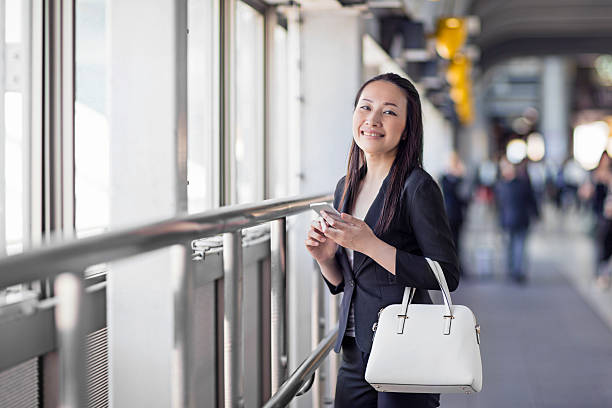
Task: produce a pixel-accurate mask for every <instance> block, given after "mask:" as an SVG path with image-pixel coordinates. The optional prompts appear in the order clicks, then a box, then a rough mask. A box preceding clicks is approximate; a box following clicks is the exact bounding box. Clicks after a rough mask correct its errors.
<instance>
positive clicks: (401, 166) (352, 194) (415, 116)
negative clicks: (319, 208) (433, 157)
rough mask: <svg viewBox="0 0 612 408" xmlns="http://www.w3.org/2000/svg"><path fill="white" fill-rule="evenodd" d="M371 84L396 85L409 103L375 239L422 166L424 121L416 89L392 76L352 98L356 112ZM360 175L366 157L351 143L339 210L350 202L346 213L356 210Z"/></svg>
mask: <svg viewBox="0 0 612 408" xmlns="http://www.w3.org/2000/svg"><path fill="white" fill-rule="evenodd" d="M374 81H386V82H390V83H392V84H394V85H396V86H397V87H399V88H400V89H401V90H402V91H403V92H404V94H405V95H406V99H407V101H408V104H407V115H406V125H405V127H404V131H403V132H402V137H401V139H400V142H399V145H398V147H397V153H396V155H395V160H394V161H393V164H392V165H391V170H390V172H391V176H390V177H389V182H388V185H387V190H386V192H385V201H384V204H383V210H382V214H381V216H380V217H379V218H378V223H377V224H376V227H375V230H374V232H375V233H376V234H377V235H380V234H382V233H383V232H385V231H387V230H388V229H389V227H390V226H391V222H392V221H393V218H394V217H395V213H396V211H398V207H399V205H398V204H399V200H400V196H401V194H402V189H403V186H404V182H405V181H406V178H407V177H408V175H409V174H410V172H412V170H414V169H415V168H417V167H422V166H423V118H422V115H421V99H420V98H419V93H418V92H417V90H416V88H415V87H414V85H413V84H412V83H411V82H410V81H409V80H407V79H406V78H402V77H401V76H399V75H397V74H393V73H387V74H382V75H378V76H375V77H374V78H371V79H369V80H368V81H366V82H365V83H364V84H363V85H361V88H359V91H358V92H357V96H355V106H354V108H355V109H356V108H357V103H358V102H359V98H360V97H361V93H362V92H363V90H364V88H365V87H366V86H367V85H368V84H370V83H372V82H374ZM362 171H364V173H363V174H365V171H367V163H366V160H365V155H364V153H363V150H361V149H360V148H359V146H357V143H355V140H354V139H353V142H352V144H351V151H350V153H349V159H348V167H347V171H346V179H345V182H344V191H343V193H342V199H341V200H340V208H342V206H343V203H344V202H345V200H349V207H348V208H349V211H351V209H352V208H353V207H354V206H355V200H356V199H357V191H358V188H359V182H360V181H361V175H362Z"/></svg>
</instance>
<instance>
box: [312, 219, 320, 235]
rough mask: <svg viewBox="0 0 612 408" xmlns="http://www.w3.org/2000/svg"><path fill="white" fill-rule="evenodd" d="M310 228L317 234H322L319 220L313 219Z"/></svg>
mask: <svg viewBox="0 0 612 408" xmlns="http://www.w3.org/2000/svg"><path fill="white" fill-rule="evenodd" d="M310 228H311V229H312V230H314V231H316V232H318V233H319V234H323V228H321V223H320V222H319V220H315V221H313V222H312V223H311V224H310Z"/></svg>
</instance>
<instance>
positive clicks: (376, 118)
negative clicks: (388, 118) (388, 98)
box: [366, 110, 380, 126]
mask: <svg viewBox="0 0 612 408" xmlns="http://www.w3.org/2000/svg"><path fill="white" fill-rule="evenodd" d="M379 123H380V115H379V114H378V112H376V111H374V110H372V111H370V112H369V113H368V116H367V117H366V124H368V125H370V126H376V125H378V124H379Z"/></svg>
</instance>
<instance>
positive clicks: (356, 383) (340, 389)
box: [334, 336, 440, 408]
mask: <svg viewBox="0 0 612 408" xmlns="http://www.w3.org/2000/svg"><path fill="white" fill-rule="evenodd" d="M369 356H370V355H369V354H368V353H363V352H362V351H361V350H359V348H358V347H357V344H356V343H355V338H354V337H349V336H345V337H344V339H343V340H342V364H341V365H340V369H339V370H338V381H337V384H336V397H335V402H334V407H336V408H355V407H359V408H367V407H371V408H377V407H378V408H399V407H405V408H435V407H439V406H440V394H406V393H400V392H377V391H376V390H375V389H374V388H372V386H371V385H370V384H369V383H368V382H367V381H366V380H365V369H366V365H367V364H368V357H369Z"/></svg>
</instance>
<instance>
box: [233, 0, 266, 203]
mask: <svg viewBox="0 0 612 408" xmlns="http://www.w3.org/2000/svg"><path fill="white" fill-rule="evenodd" d="M236 48H237V49H236V103H235V105H234V106H235V114H234V115H233V118H234V119H233V120H234V122H235V128H234V129H235V131H234V135H233V140H232V142H233V159H234V163H232V168H233V169H234V172H233V173H234V174H233V177H232V184H233V191H232V204H241V203H248V202H254V201H259V200H263V193H264V191H263V189H264V122H263V115H264V88H263V80H264V18H263V16H262V15H261V14H260V13H259V12H257V10H255V9H254V8H252V7H251V6H249V5H247V4H245V3H243V2H241V1H238V3H237V5H236Z"/></svg>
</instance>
